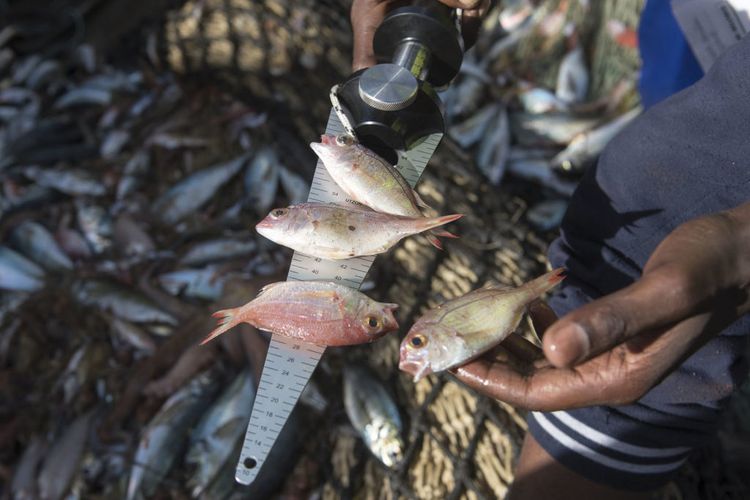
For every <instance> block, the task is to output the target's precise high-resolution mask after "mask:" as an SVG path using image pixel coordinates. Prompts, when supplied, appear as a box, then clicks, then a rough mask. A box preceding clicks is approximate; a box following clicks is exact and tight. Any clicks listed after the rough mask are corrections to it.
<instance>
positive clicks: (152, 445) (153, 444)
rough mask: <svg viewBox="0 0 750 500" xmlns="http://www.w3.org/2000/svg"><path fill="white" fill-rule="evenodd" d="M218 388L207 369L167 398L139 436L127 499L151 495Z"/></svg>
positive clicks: (214, 378) (214, 377) (132, 499)
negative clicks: (184, 438) (184, 437)
mask: <svg viewBox="0 0 750 500" xmlns="http://www.w3.org/2000/svg"><path fill="white" fill-rule="evenodd" d="M218 388H219V381H218V373H217V372H216V370H212V369H209V370H207V371H205V372H203V373H200V374H199V375H198V376H196V377H195V378H194V379H193V380H191V381H190V382H189V383H188V384H187V385H186V386H185V387H183V388H182V389H180V390H179V391H177V392H176V393H174V394H173V395H172V396H171V397H170V398H169V399H167V401H166V402H165V403H164V405H163V406H162V407H161V409H160V410H159V413H157V414H156V416H154V418H153V419H152V420H151V422H149V424H148V426H147V427H146V428H145V429H144V431H143V434H142V436H141V441H140V444H139V445H138V449H137V450H136V452H135V457H134V460H133V467H132V469H131V471H130V478H129V480H128V489H127V498H128V500H134V499H137V498H141V497H149V496H151V495H153V494H154V492H155V491H156V488H157V487H158V485H159V483H160V482H161V480H162V479H163V478H164V476H165V475H166V474H167V473H168V472H169V469H170V468H171V467H172V465H173V463H174V462H175V460H176V459H177V458H178V457H177V454H178V453H179V452H180V450H181V448H182V439H183V436H185V435H186V434H187V433H188V431H189V429H190V428H191V427H192V426H193V424H194V423H195V422H196V420H197V419H198V418H199V417H200V416H201V414H202V413H203V412H204V411H205V405H206V404H208V403H209V402H210V401H211V399H212V398H213V396H214V395H215V393H216V390H217V389H218Z"/></svg>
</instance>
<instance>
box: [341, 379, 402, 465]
mask: <svg viewBox="0 0 750 500" xmlns="http://www.w3.org/2000/svg"><path fill="white" fill-rule="evenodd" d="M343 383H344V407H345V408H346V414H347V415H348V416H349V421H350V422H351V424H352V426H354V428H355V429H356V430H357V432H358V433H359V435H360V436H361V437H362V439H363V440H364V442H365V444H366V445H367V448H369V450H370V451H371V452H372V454H373V455H375V456H376V457H377V458H378V460H380V461H381V462H383V464H385V465H386V466H387V467H397V466H398V465H399V463H400V462H401V461H402V460H403V458H404V450H405V446H404V439H403V437H402V432H403V425H402V423H401V416H400V414H399V411H398V407H397V406H396V403H395V401H394V400H393V396H391V395H390V394H389V392H388V390H387V389H386V388H385V386H384V385H383V383H382V382H381V381H380V380H379V379H378V378H377V377H376V376H375V375H374V374H373V373H372V372H370V371H369V370H368V369H366V368H365V367H364V366H358V365H347V366H346V367H345V368H344V370H343Z"/></svg>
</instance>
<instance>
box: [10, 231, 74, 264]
mask: <svg viewBox="0 0 750 500" xmlns="http://www.w3.org/2000/svg"><path fill="white" fill-rule="evenodd" d="M10 239H11V243H12V244H13V246H15V247H16V248H17V249H18V250H19V251H20V252H22V253H23V254H24V255H28V256H29V257H31V258H32V259H33V260H34V261H35V262H37V263H39V264H40V265H41V266H43V267H44V268H45V269H48V270H50V271H68V270H70V269H73V262H71V260H70V258H68V256H67V255H66V254H65V252H63V250H62V249H61V248H60V246H59V245H58V244H57V241H56V240H55V238H54V236H52V234H51V233H50V232H49V231H47V228H45V227H44V226H42V225H41V224H39V223H37V222H33V221H24V222H22V223H21V224H19V225H18V226H16V227H15V228H14V229H13V231H12V233H11V238H10Z"/></svg>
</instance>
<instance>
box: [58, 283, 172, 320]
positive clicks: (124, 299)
mask: <svg viewBox="0 0 750 500" xmlns="http://www.w3.org/2000/svg"><path fill="white" fill-rule="evenodd" d="M72 290H73V294H74V296H75V297H76V299H78V301H79V302H81V303H82V304H84V305H89V306H97V307H100V308H102V309H104V310H105V311H109V312H111V313H112V314H113V315H115V316H117V317H119V318H122V319H125V320H128V321H133V322H135V323H150V322H156V323H166V324H169V325H176V324H177V320H176V319H175V318H174V317H172V316H171V315H170V314H167V313H166V312H164V311H162V310H161V309H159V308H158V307H157V306H156V305H155V304H154V303H153V302H151V301H150V300H148V299H147V298H146V297H145V296H143V295H141V294H140V293H138V292H136V291H135V290H133V289H130V288H127V287H125V286H123V285H120V284H118V283H115V282H111V281H105V280H100V279H89V280H81V281H77V282H75V283H74V284H73V287H72Z"/></svg>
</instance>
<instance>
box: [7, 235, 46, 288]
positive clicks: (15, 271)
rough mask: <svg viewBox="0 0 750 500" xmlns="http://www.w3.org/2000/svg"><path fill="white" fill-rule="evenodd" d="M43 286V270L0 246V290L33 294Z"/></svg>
mask: <svg viewBox="0 0 750 500" xmlns="http://www.w3.org/2000/svg"><path fill="white" fill-rule="evenodd" d="M43 286H44V270H43V269H42V268H40V267H39V266H37V265H36V264H34V263H33V262H32V261H30V260H28V259H26V258H25V257H23V256H22V255H20V254H18V253H16V252H14V251H13V250H11V249H10V248H8V247H5V246H1V245H0V289H3V290H13V291H18V292H35V291H37V290H40V289H41V288H42V287H43Z"/></svg>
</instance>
